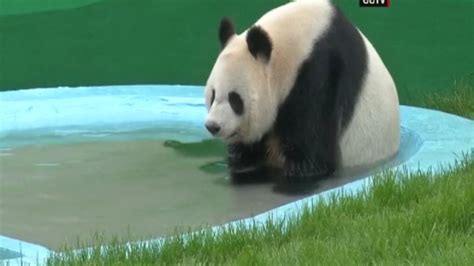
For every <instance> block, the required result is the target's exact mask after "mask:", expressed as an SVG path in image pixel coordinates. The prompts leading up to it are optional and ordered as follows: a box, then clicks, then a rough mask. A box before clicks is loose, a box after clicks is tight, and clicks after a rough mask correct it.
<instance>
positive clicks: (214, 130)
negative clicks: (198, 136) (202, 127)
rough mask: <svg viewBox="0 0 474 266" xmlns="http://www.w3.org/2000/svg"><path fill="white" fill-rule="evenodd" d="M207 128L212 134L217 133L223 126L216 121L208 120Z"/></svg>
mask: <svg viewBox="0 0 474 266" xmlns="http://www.w3.org/2000/svg"><path fill="white" fill-rule="evenodd" d="M206 128H207V130H208V131H209V132H211V134H212V135H215V134H217V132H219V130H221V127H220V126H219V125H218V124H217V123H215V122H206Z"/></svg>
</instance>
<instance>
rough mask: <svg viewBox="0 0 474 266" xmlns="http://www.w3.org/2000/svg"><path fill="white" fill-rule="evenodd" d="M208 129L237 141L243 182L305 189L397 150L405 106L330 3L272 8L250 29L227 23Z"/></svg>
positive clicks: (212, 82)
mask: <svg viewBox="0 0 474 266" xmlns="http://www.w3.org/2000/svg"><path fill="white" fill-rule="evenodd" d="M219 39H220V43H221V47H222V51H221V53H220V54H219V56H218V58H217V61H216V63H215V65H214V67H213V69H212V72H211V74H210V76H209V79H208V82H207V85H206V89H205V96H206V105H207V108H208V117H207V121H206V127H207V128H208V129H209V131H210V132H211V133H212V134H213V135H215V136H217V137H220V138H221V139H222V140H223V141H225V142H226V143H227V144H228V162H229V170H230V174H231V177H232V180H233V181H234V182H236V183H240V182H252V181H258V180H262V179H268V178H273V179H275V180H276V184H277V186H276V188H277V189H278V190H281V191H286V192H298V191H304V190H306V189H310V188H311V184H314V181H317V180H319V179H322V178H325V177H328V176H330V175H331V174H332V173H333V172H334V171H335V170H337V169H340V168H351V167H358V166H362V165H370V164H373V163H376V162H379V161H383V160H385V159H387V158H390V157H391V156H393V155H395V154H396V153H397V151H398V147H399V142H400V140H399V139H400V128H399V102H398V95H397V92H396V87H395V84H394V82H393V79H392V77H391V75H390V73H389V72H388V70H387V68H386V67H385V65H384V63H383V62H382V60H381V59H380V57H379V55H378V54H377V52H376V51H375V49H374V48H373V46H372V45H371V43H370V42H369V41H368V40H367V39H366V37H365V36H364V35H363V34H362V33H361V32H360V31H359V30H358V29H357V28H356V27H355V26H353V25H352V24H351V23H350V22H349V21H348V20H347V18H346V17H345V16H344V15H343V14H342V13H341V11H340V10H339V9H338V8H336V7H335V6H333V5H332V4H331V3H330V1H329V0H300V1H296V2H290V3H288V4H286V5H283V6H281V7H278V8H276V9H273V10H271V11H270V12H268V13H267V14H265V15H264V16H263V17H262V18H261V19H259V20H258V21H257V22H256V23H255V25H254V26H252V27H251V28H249V29H248V30H246V31H245V32H243V33H242V34H240V35H237V34H236V33H235V32H234V28H233V25H232V22H231V21H230V20H228V19H223V20H222V21H221V25H220V28H219Z"/></svg>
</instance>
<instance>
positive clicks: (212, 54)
mask: <svg viewBox="0 0 474 266" xmlns="http://www.w3.org/2000/svg"><path fill="white" fill-rule="evenodd" d="M285 2H286V1H284V0H265V1H263V0H262V1H249V0H245V1H217V0H200V1H197V0H196V1H184V0H180V1H169V0H142V1H133V0H109V1H102V2H98V3H95V4H92V5H89V6H86V7H83V8H79V9H69V10H60V11H55V12H47V13H36V14H26V15H18V16H8V17H5V16H4V17H0V38H1V39H0V48H1V49H0V50H1V53H0V56H1V57H0V89H1V90H5V89H20V88H32V87H50V86H78V85H104V84H143V83H155V84H156V83H161V84H198V85H199V84H204V83H205V81H206V79H207V75H208V73H209V71H210V68H211V66H212V64H213V62H214V60H215V58H216V56H217V53H218V50H219V48H218V44H217V37H216V30H217V24H218V21H219V19H220V17H221V16H223V15H229V16H231V17H232V18H234V21H235V22H236V25H237V29H238V30H239V31H242V30H243V29H245V28H246V27H248V26H249V25H251V23H252V22H254V21H255V20H256V19H258V18H259V17H260V16H261V15H262V14H263V13H265V11H267V10H269V9H271V8H273V7H275V6H278V5H280V4H283V3H285ZM356 2H357V1H342V0H340V1H337V3H338V4H339V6H341V8H342V9H343V11H345V13H346V14H347V16H348V17H349V18H351V19H352V20H353V21H354V23H355V24H356V25H357V26H359V27H360V28H361V29H362V30H363V32H364V33H365V34H366V35H367V36H368V38H369V39H370V40H371V41H372V42H373V44H374V45H375V46H376V48H377V49H378V51H379V52H380V54H381V55H382V57H383V59H384V61H385V62H386V64H387V66H388V67H389V69H390V70H391V71H392V72H393V76H394V78H395V80H396V82H397V84H398V87H399V91H400V95H401V98H402V102H405V101H407V100H408V99H409V97H414V98H418V95H424V94H425V93H426V92H428V91H430V92H431V91H440V92H443V91H446V90H448V88H449V87H452V83H453V81H454V80H456V79H459V78H463V77H465V76H466V75H468V74H470V73H474V53H472V47H474V27H473V26H472V25H474V16H473V15H472V14H473V12H474V2H473V1H451V0H433V1H429V2H426V1H410V0H398V1H394V2H393V5H392V7H391V8H389V9H380V8H377V9H367V8H359V7H358V5H357V3H356Z"/></svg>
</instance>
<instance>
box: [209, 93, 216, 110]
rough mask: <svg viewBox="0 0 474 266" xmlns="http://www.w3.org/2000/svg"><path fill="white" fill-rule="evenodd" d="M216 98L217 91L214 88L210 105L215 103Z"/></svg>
mask: <svg viewBox="0 0 474 266" xmlns="http://www.w3.org/2000/svg"><path fill="white" fill-rule="evenodd" d="M215 98H216V91H215V90H214V89H213V90H212V95H211V102H210V104H209V106H212V104H213V103H214V99H215Z"/></svg>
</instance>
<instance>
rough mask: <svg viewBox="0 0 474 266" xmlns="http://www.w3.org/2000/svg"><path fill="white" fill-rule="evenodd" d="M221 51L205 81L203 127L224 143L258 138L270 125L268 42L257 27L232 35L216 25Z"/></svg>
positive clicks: (227, 25) (229, 28)
mask: <svg viewBox="0 0 474 266" xmlns="http://www.w3.org/2000/svg"><path fill="white" fill-rule="evenodd" d="M219 40H220V45H221V49H222V51H221V53H220V54H219V56H218V58H217V60H216V63H215V64H214V67H213V69H212V71H211V74H210V76H209V79H208V81H207V84H206V89H205V97H206V106H207V110H208V116H207V119H206V124H205V126H206V128H207V129H208V130H209V132H210V133H211V134H212V135H214V136H216V137H219V138H221V139H222V140H223V141H224V142H226V143H229V144H230V143H237V142H242V143H251V142H254V141H258V140H259V139H260V138H261V137H262V136H263V135H264V134H265V133H266V132H268V130H269V129H270V127H271V126H272V124H273V122H274V119H275V113H276V104H275V100H274V99H273V98H274V97H273V95H272V94H271V90H270V88H269V82H268V71H269V67H268V66H269V61H270V60H271V54H272V42H271V40H270V37H269V35H268V34H267V32H266V31H265V30H263V29H262V28H261V27H258V26H253V27H251V28H250V29H249V30H247V31H245V32H244V33H242V34H241V35H236V34H235V31H234V27H233V25H232V23H231V22H230V20H229V19H227V18H223V19H222V20H221V24H220V27H219Z"/></svg>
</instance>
